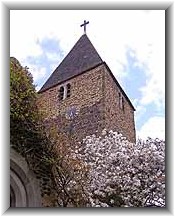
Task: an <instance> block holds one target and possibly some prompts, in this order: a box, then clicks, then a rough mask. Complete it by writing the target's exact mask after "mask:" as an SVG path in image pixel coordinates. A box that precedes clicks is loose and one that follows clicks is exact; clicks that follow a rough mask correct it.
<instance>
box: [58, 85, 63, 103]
mask: <svg viewBox="0 0 175 217" xmlns="http://www.w3.org/2000/svg"><path fill="white" fill-rule="evenodd" d="M63 99H64V87H63V86H61V87H60V90H59V100H63Z"/></svg>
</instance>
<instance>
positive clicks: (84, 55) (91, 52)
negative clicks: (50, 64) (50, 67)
mask: <svg viewBox="0 0 175 217" xmlns="http://www.w3.org/2000/svg"><path fill="white" fill-rule="evenodd" d="M101 63H103V60H102V59H101V57H100V56H99V54H98V53H97V51H96V49H95V48H94V46H93V44H92V43H91V41H90V40H89V38H88V37H87V35H86V34H84V35H82V36H81V37H80V39H79V40H78V41H77V43H76V44H75V45H74V47H73V48H72V49H71V51H70V52H69V53H68V54H67V56H66V57H65V58H64V59H63V61H62V62H61V63H60V65H59V66H58V67H57V68H56V69H55V71H54V72H53V73H52V74H51V76H50V77H49V79H48V80H47V81H46V83H45V84H44V85H43V87H42V88H41V89H40V91H39V92H42V91H44V90H46V89H49V88H51V87H53V86H55V85H57V84H58V83H61V82H64V81H66V80H68V79H70V78H72V77H74V76H77V75H79V74H81V73H82V72H84V71H87V70H88V69H91V68H93V67H95V66H97V65H99V64H101Z"/></svg>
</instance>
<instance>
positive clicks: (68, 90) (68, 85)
mask: <svg viewBox="0 0 175 217" xmlns="http://www.w3.org/2000/svg"><path fill="white" fill-rule="evenodd" d="M70 88H71V85H70V84H67V97H70Z"/></svg>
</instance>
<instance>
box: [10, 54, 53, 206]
mask: <svg viewBox="0 0 175 217" xmlns="http://www.w3.org/2000/svg"><path fill="white" fill-rule="evenodd" d="M10 144H11V148H14V149H15V150H16V151H17V152H19V153H20V154H21V155H22V156H23V157H24V158H25V159H26V161H27V163H28V165H29V167H30V168H31V169H32V170H33V171H34V172H35V173H36V174H37V177H38V178H39V179H40V183H41V190H42V194H43V195H45V194H52V192H53V191H54V184H53V174H52V166H53V162H54V160H53V159H54V156H55V153H54V152H53V148H52V146H51V142H50V141H49V139H48V138H47V136H46V133H45V128H44V126H43V124H42V118H41V114H40V113H39V110H38V108H37V93H36V91H35V86H34V85H33V79H32V75H31V73H30V72H29V71H28V69H27V68H26V67H25V68H23V67H22V66H21V65H20V63H19V61H18V60H17V59H15V58H10ZM53 203H54V202H53Z"/></svg>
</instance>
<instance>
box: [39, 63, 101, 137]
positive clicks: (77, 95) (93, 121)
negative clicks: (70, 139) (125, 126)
mask: <svg viewBox="0 0 175 217" xmlns="http://www.w3.org/2000/svg"><path fill="white" fill-rule="evenodd" d="M67 83H70V85H71V96H70V98H66V99H65V100H63V101H60V100H59V97H58V95H59V89H60V87H61V86H64V85H66V84H67ZM102 87H103V73H102V66H99V67H97V68H95V69H93V70H91V71H88V72H85V73H84V74H81V75H79V76H77V77H75V78H72V79H71V80H69V81H66V82H65V83H64V84H61V85H58V86H55V87H53V88H51V89H49V90H47V91H45V92H43V93H40V94H39V99H38V106H39V108H40V110H41V111H42V113H44V119H45V121H46V122H47V123H50V124H51V123H52V122H54V123H56V125H57V126H58V128H59V130H60V132H61V133H63V134H66V135H67V136H70V135H71V136H74V138H76V140H82V139H83V138H84V137H85V136H87V135H91V134H93V133H95V132H96V131H100V132H101V130H102V129H103V128H104V124H103V123H104V104H103V100H104V98H103V91H102ZM72 107H74V108H76V110H77V113H78V114H77V115H75V117H74V118H73V119H71V120H70V119H68V118H66V113H67V111H68V110H69V109H70V108H72Z"/></svg>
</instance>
